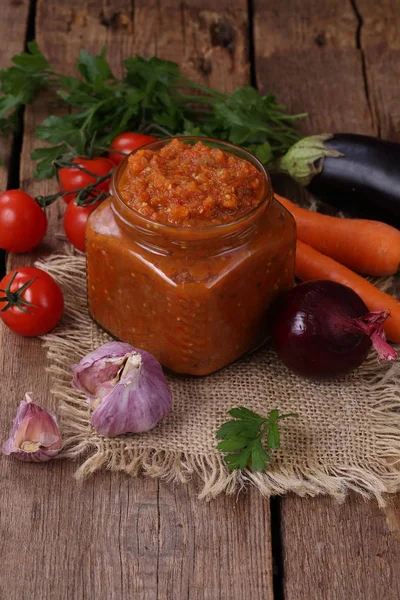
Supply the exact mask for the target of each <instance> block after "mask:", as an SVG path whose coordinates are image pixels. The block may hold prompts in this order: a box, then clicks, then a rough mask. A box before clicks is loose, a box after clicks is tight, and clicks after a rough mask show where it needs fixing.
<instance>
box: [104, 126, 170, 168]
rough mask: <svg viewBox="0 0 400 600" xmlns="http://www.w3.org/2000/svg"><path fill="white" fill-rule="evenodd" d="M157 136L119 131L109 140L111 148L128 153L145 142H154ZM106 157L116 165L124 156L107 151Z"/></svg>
mask: <svg viewBox="0 0 400 600" xmlns="http://www.w3.org/2000/svg"><path fill="white" fill-rule="evenodd" d="M157 140H158V138H156V137H154V135H143V134H142V133H131V132H130V131H127V132H126V133H121V135H117V137H116V138H114V139H113V141H112V142H111V146H110V148H111V150H117V151H118V152H123V153H124V154H130V153H131V152H133V151H134V150H136V149H137V148H140V147H141V146H144V145H145V144H150V142H156V141H157ZM108 158H110V159H111V160H112V161H114V163H115V164H116V165H119V163H120V162H121V160H123V159H124V158H125V157H124V155H123V154H117V153H116V152H111V151H110V152H109V153H108Z"/></svg>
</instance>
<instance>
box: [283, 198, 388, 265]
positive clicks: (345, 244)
mask: <svg viewBox="0 0 400 600" xmlns="http://www.w3.org/2000/svg"><path fill="white" fill-rule="evenodd" d="M275 196H276V198H277V199H278V200H279V202H281V204H283V206H285V208H287V210H288V211H289V212H291V213H292V215H293V217H294V218H295V221H296V225H297V236H298V238H299V240H301V241H302V242H305V243H306V244H308V245H309V246H312V247H313V248H315V249H316V250H319V252H322V253H323V254H326V255H327V256H330V257H331V258H334V259H335V260H337V261H338V262H340V263H341V264H342V265H346V266H347V267H349V268H350V269H353V270H354V271H357V272H358V273H363V274H364V275H392V274H393V273H397V271H398V270H399V265H400V231H399V230H398V229H396V228H395V227H391V226H390V225H386V223H380V222H379V221H369V220H367V219H341V218H339V217H329V216H327V215H321V214H320V213H316V212H313V211H311V210H307V209H305V208H300V207H299V206H297V205H296V204H293V202H291V201H290V200H288V199H287V198H283V197H282V196H278V194H275Z"/></svg>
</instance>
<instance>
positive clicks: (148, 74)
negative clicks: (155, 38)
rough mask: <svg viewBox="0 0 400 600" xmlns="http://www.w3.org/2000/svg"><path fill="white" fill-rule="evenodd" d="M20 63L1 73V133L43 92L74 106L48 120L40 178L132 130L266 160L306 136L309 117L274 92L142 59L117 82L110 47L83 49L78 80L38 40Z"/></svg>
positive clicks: (41, 131) (128, 63) (42, 134)
mask: <svg viewBox="0 0 400 600" xmlns="http://www.w3.org/2000/svg"><path fill="white" fill-rule="evenodd" d="M12 60H13V63H14V64H13V66H12V67H10V68H8V69H3V70H1V71H0V87H1V91H2V93H3V95H2V96H1V97H0V132H2V133H7V132H8V131H9V130H10V129H11V128H13V127H14V126H15V125H16V123H17V121H18V113H19V110H20V108H21V107H22V106H24V105H26V104H29V103H30V102H32V100H33V99H34V97H35V95H36V94H37V92H38V91H39V90H41V89H50V90H53V91H54V93H55V94H56V97H57V98H58V101H59V102H60V103H61V104H63V105H66V106H67V107H68V109H69V111H68V114H64V115H61V116H56V115H50V116H48V117H47V118H46V119H45V120H44V121H43V123H42V124H41V125H39V127H38V128H37V130H36V137H37V138H38V139H40V140H45V141H46V142H47V143H48V144H49V146H48V147H44V148H37V149H35V150H33V152H32V158H33V159H34V160H37V161H38V163H37V167H36V171H35V173H34V175H35V177H36V178H38V179H44V178H48V177H52V176H53V175H54V174H55V169H56V167H55V164H56V161H57V160H59V159H61V158H62V157H63V156H64V155H66V154H71V153H72V154H73V155H75V156H77V155H79V156H89V157H91V156H96V155H99V154H103V153H104V149H105V148H108V147H109V145H110V143H111V140H112V139H113V138H114V137H115V136H117V135H118V134H120V133H122V132H124V131H128V130H130V131H138V132H150V131H151V133H153V134H155V135H159V136H160V137H165V136H169V135H202V136H208V137H213V138H216V139H220V140H224V141H229V142H232V143H233V144H237V145H240V146H243V147H245V148H247V149H249V150H250V151H251V152H253V153H254V154H255V155H256V156H258V158H259V159H260V160H261V161H262V162H264V163H269V162H270V161H272V160H273V159H274V158H276V157H277V156H280V155H282V154H284V153H285V152H286V150H288V148H289V147H290V146H292V145H293V144H294V143H295V142H296V141H298V139H299V138H300V135H299V133H298V132H297V130H296V128H295V122H296V120H297V119H298V118H300V117H303V116H305V115H288V114H287V113H286V109H285V107H284V106H282V105H280V104H278V102H277V101H276V99H275V97H274V96H273V95H272V94H267V95H265V96H261V95H260V94H259V93H258V92H257V90H256V89H254V88H253V87H251V86H244V87H242V88H239V89H237V90H236V91H234V92H233V93H232V94H226V93H223V92H220V91H217V90H213V89H211V88H208V87H206V86H204V85H201V84H198V83H196V82H195V81H192V80H190V79H188V78H186V77H184V76H183V75H182V74H181V73H180V71H179V67H178V65H177V64H175V63H173V62H171V61H166V60H161V59H159V58H156V57H151V58H149V59H144V58H142V57H140V56H134V57H131V58H128V59H126V60H125V61H124V74H123V76H122V78H117V77H116V76H115V75H114V73H113V72H112V69H111V67H110V65H109V63H108V61H107V58H106V53H105V50H104V49H103V51H102V52H101V53H100V54H99V55H94V54H90V53H89V52H87V51H86V50H81V51H80V54H79V59H78V61H77V64H76V70H77V76H71V75H65V74H63V73H59V72H57V71H56V70H55V69H54V68H53V67H52V65H51V64H50V63H49V62H48V60H47V58H46V57H45V56H44V55H43V53H42V52H41V51H40V49H39V47H38V45H37V43H36V42H30V43H29V44H28V50H27V52H23V53H22V54H19V55H17V56H15V57H14V58H13V59H12Z"/></svg>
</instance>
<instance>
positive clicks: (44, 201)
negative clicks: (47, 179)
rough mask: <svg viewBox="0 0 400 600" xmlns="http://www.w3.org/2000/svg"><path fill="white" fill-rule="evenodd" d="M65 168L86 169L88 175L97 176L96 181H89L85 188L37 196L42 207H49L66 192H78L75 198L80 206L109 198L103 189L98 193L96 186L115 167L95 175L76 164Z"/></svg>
mask: <svg viewBox="0 0 400 600" xmlns="http://www.w3.org/2000/svg"><path fill="white" fill-rule="evenodd" d="M61 164H62V163H61ZM57 166H58V165H57ZM63 168H70V169H72V168H74V169H75V168H78V169H79V170H81V171H84V172H85V173H87V174H88V175H91V176H92V177H95V178H96V181H93V183H89V184H88V185H87V186H85V187H83V188H77V189H75V190H69V191H67V190H60V191H59V192H56V193H55V194H49V195H48V196H36V198H35V200H36V202H37V203H38V204H39V205H40V206H41V207H42V208H47V207H48V206H50V205H51V204H53V202H55V201H56V200H57V199H58V198H60V197H61V196H64V194H76V195H77V196H76V198H75V204H77V205H78V206H91V205H92V204H94V203H95V202H100V201H102V200H104V199H105V198H107V194H106V193H105V192H104V191H101V192H100V193H99V194H97V193H96V192H95V188H96V187H97V186H98V185H99V184H100V183H103V181H106V180H107V179H109V178H110V176H111V173H112V171H113V169H110V171H109V172H108V173H106V174H105V175H95V173H91V172H90V171H87V170H86V169H84V168H83V167H82V168H81V167H79V166H76V165H71V164H69V165H68V166H67V167H63Z"/></svg>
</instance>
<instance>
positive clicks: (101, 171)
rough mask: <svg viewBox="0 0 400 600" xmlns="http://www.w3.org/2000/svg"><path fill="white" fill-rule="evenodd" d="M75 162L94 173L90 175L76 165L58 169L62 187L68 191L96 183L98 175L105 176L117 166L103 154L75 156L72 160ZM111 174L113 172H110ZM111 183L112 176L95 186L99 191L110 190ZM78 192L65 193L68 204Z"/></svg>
mask: <svg viewBox="0 0 400 600" xmlns="http://www.w3.org/2000/svg"><path fill="white" fill-rule="evenodd" d="M72 162H73V163H74V164H76V165H79V166H80V167H82V168H83V169H86V170H87V171H89V172H90V173H93V175H89V174H88V173H85V172H84V171H81V170H80V169H78V168H76V167H62V168H61V169H59V170H58V180H59V182H60V189H61V190H65V191H66V192H71V191H72V190H80V189H82V188H84V187H86V186H87V185H90V184H91V183H95V181H96V177H95V176H96V175H97V176H101V177H102V176H103V175H107V173H110V171H111V169H113V168H114V167H115V163H114V162H113V161H112V160H110V159H109V158H104V157H103V156H96V158H90V159H89V158H74V160H73V161H72ZM110 176H111V173H110ZM109 185H110V177H108V178H107V179H105V180H104V181H102V182H101V183H99V184H98V185H96V186H95V190H97V191H98V192H108V188H109ZM76 194H77V192H75V193H73V194H64V196H63V198H64V200H65V202H67V204H68V203H69V202H71V200H73V199H74V198H75V196H76Z"/></svg>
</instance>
